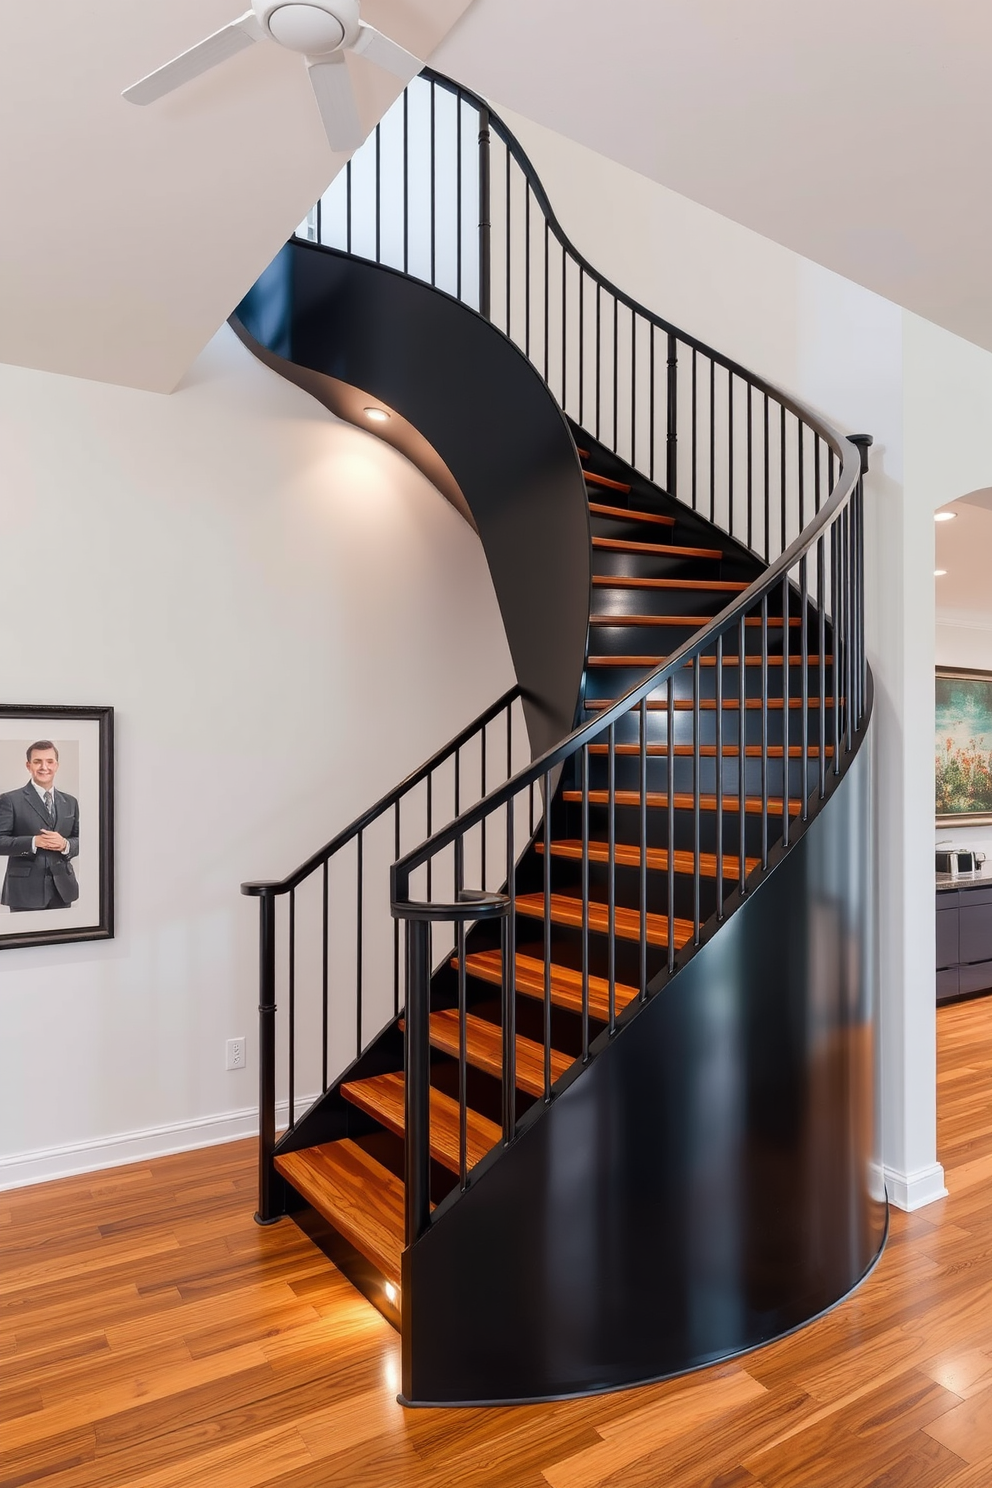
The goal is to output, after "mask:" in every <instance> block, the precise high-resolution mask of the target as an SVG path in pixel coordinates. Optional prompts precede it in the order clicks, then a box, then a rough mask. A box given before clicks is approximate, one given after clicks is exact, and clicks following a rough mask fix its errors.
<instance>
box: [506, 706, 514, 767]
mask: <svg viewBox="0 0 992 1488" xmlns="http://www.w3.org/2000/svg"><path fill="white" fill-rule="evenodd" d="M512 775H513V704H512V703H510V704H509V706H508V707H507V710H506V778H507V780H509V779H510V778H511V776H512Z"/></svg>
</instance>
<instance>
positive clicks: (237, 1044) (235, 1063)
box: [226, 1034, 246, 1070]
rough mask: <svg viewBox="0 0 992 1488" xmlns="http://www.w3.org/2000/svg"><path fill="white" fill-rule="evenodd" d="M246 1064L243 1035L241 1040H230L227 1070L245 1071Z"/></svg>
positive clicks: (228, 1042) (228, 1043)
mask: <svg viewBox="0 0 992 1488" xmlns="http://www.w3.org/2000/svg"><path fill="white" fill-rule="evenodd" d="M245 1063H246V1056H245V1038H244V1035H243V1034H242V1036H241V1038H233V1039H228V1041H227V1063H226V1068H227V1069H229V1070H235V1069H244V1067H245Z"/></svg>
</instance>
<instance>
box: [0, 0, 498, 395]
mask: <svg viewBox="0 0 992 1488" xmlns="http://www.w3.org/2000/svg"><path fill="white" fill-rule="evenodd" d="M245 3H246V0H45V3H44V4H40V3H29V4H22V5H19V6H5V7H4V18H3V19H4V42H3V46H2V47H0V138H2V139H3V141H4V147H3V150H2V151H0V361H4V362H13V363H17V364H20V365H23V366H28V367H40V368H44V369H45V370H48V371H55V372H67V373H71V374H73V375H76V376H80V377H90V378H97V379H100V380H103V381H107V382H118V383H125V384H129V385H131V386H134V387H142V388H151V389H161V390H166V389H170V388H172V387H174V386H175V384H176V382H177V381H178V380H179V378H180V377H181V376H182V374H183V372H184V371H185V370H186V369H187V367H188V366H189V365H190V363H191V362H192V361H193V359H194V358H195V357H196V355H197V354H198V353H199V351H200V350H201V349H202V347H203V346H204V345H205V344H206V342H207V341H208V340H209V339H210V337H211V336H212V335H213V333H214V332H215V331H216V329H217V327H218V326H219V325H221V324H222V323H223V321H224V320H225V319H226V317H227V316H228V314H229V313H230V311H231V310H232V309H233V308H234V306H235V305H236V304H237V303H238V301H239V300H240V299H241V297H242V295H243V294H244V293H245V291H246V290H247V289H249V288H250V286H251V285H252V284H253V283H254V281H255V279H256V278H257V277H258V275H259V274H260V273H261V271H262V269H264V268H265V266H266V264H268V263H269V262H270V260H271V259H272V258H273V257H274V255H275V253H276V252H277V251H278V249H279V248H280V247H281V246H282V244H283V243H284V242H285V240H286V239H287V237H289V235H290V234H291V233H292V232H293V230H294V228H295V227H296V226H297V224H298V223H299V222H300V221H301V220H302V218H303V217H304V216H305V215H306V212H307V210H308V209H309V207H310V206H311V205H312V204H313V202H314V201H316V199H317V197H318V196H320V194H321V192H322V191H323V190H324V188H325V187H326V186H327V184H328V183H329V181H330V180H331V178H332V177H333V175H334V174H335V173H336V171H337V169H338V168H339V167H340V165H341V163H342V157H337V156H335V155H333V154H332V153H331V151H330V149H329V148H328V145H327V142H326V140H325V137H324V134H323V130H322V128H321V124H320V119H319V117H318V114H317V109H316V104H315V103H314V100H313V96H312V94H311V91H310V87H309V83H308V81H307V78H306V74H305V70H304V67H303V63H302V59H300V58H298V57H295V56H293V55H291V54H290V53H288V52H284V51H281V50H280V49H279V48H278V47H276V46H265V45H260V46H254V47H249V48H248V50H247V51H244V52H242V53H240V54H239V55H238V56H236V57H233V58H231V59H230V60H229V61H228V62H226V63H224V65H223V66H222V67H220V68H218V69H217V70H216V71H214V72H212V73H210V74H209V75H207V76H204V77H200V78H197V79H195V80H194V81H193V82H192V83H189V84H188V85H187V86H186V87H184V88H183V89H182V90H181V91H180V92H178V93H176V94H173V95H172V96H171V97H169V98H166V99H163V100H161V102H159V103H158V104H154V105H151V106H149V107H147V108H137V107H135V106H134V105H133V104H129V103H125V102H124V100H123V99H122V98H121V96H120V93H121V89H122V88H124V87H126V86H127V85H128V84H129V83H132V82H134V81H136V79H137V78H139V77H141V76H142V75H143V74H145V73H147V72H149V71H151V70H152V69H153V68H154V67H157V66H159V65H160V64H161V63H163V62H165V61H167V60H168V59H169V58H170V57H172V56H174V55H175V54H176V53H177V52H180V51H182V50H184V49H185V48H186V47H188V46H191V45H193V43H194V42H196V41H199V40H200V38H201V37H203V36H205V35H207V34H208V33H209V32H210V31H213V30H216V29H217V28H218V27H219V26H222V25H223V24H224V23H225V22H226V21H229V20H231V19H233V18H234V17H235V16H236V15H238V14H239V13H240V12H241V11H242V10H243V9H244V8H245ZM469 3H470V0H365V4H364V14H365V17H366V19H367V20H369V21H371V22H373V23H374V24H376V25H378V26H380V27H381V28H382V29H383V30H385V31H387V32H388V33H389V34H390V35H393V36H394V37H395V38H396V40H397V41H400V42H402V43H403V44H404V45H405V46H407V47H409V48H410V49H411V50H412V51H414V52H415V53H417V54H418V55H420V56H424V57H426V56H429V55H430V53H431V52H432V51H433V50H434V48H435V46H436V45H437V43H438V41H439V40H440V39H441V38H442V36H444V34H445V32H446V31H447V30H448V28H449V27H450V26H451V25H452V24H453V23H454V21H455V20H456V19H457V18H458V17H459V16H460V15H461V13H462V11H463V10H464V9H465V6H466V5H467V4H469ZM349 66H351V67H352V73H353V76H354V78H355V82H356V90H357V91H358V93H359V98H360V105H361V108H362V113H363V118H364V120H365V122H366V123H367V124H371V123H373V122H374V121H375V119H377V118H378V117H379V116H380V115H381V114H382V113H383V112H384V110H385V109H386V108H387V107H388V106H389V104H390V103H391V102H392V101H393V99H394V98H395V97H396V95H397V94H398V92H399V91H400V84H399V83H398V82H397V81H396V80H395V79H393V78H391V77H390V76H389V75H388V74H386V73H384V72H382V71H381V70H380V69H378V68H373V67H371V66H370V65H369V64H368V63H367V62H365V61H364V60H363V59H361V58H355V59H352V61H351V62H349Z"/></svg>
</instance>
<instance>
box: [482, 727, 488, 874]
mask: <svg viewBox="0 0 992 1488" xmlns="http://www.w3.org/2000/svg"><path fill="white" fill-rule="evenodd" d="M481 750H482V762H481V765H482V768H481V774H482V797H481V799H482V800H485V798H486V725H485V724H483V725H482V742H481ZM487 821H488V817H485V816H484V817H483V818H482V822H481V823H480V826H481V833H482V883H481V885H480V887H482V888H483V889H484V888H485V887H486V882H487V873H488V868H489V860H488V858H487V856H486V822H487Z"/></svg>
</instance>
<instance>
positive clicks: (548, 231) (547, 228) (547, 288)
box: [544, 217, 551, 382]
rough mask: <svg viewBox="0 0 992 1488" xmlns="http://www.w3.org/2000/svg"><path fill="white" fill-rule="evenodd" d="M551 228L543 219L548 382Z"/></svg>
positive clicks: (546, 375) (545, 375) (547, 368)
mask: <svg viewBox="0 0 992 1488" xmlns="http://www.w3.org/2000/svg"><path fill="white" fill-rule="evenodd" d="M550 237H551V228H550V226H549V224H548V219H547V217H545V219H544V380H545V382H547V380H548V372H549V370H550V363H549V357H550V355H551V263H550V260H549V248H550Z"/></svg>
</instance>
